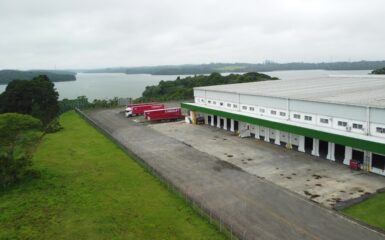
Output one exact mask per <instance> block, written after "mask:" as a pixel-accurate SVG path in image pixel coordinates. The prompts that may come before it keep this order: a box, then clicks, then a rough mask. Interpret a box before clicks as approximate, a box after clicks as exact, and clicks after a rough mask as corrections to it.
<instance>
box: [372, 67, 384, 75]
mask: <svg viewBox="0 0 385 240" xmlns="http://www.w3.org/2000/svg"><path fill="white" fill-rule="evenodd" d="M372 74H385V67H383V68H379V69H376V70H373V71H372Z"/></svg>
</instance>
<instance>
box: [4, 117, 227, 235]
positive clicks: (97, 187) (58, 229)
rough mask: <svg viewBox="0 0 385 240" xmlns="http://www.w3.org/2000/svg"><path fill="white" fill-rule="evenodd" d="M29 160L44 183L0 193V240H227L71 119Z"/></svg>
mask: <svg viewBox="0 0 385 240" xmlns="http://www.w3.org/2000/svg"><path fill="white" fill-rule="evenodd" d="M61 123H62V125H63V126H64V130H62V131H60V132H58V133H55V134H50V135H46V136H45V138H44V139H43V141H42V143H41V144H40V145H39V147H38V149H37V151H36V153H35V156H34V168H35V169H38V170H40V172H41V177H40V178H37V179H34V180H31V181H29V182H25V183H22V184H21V185H19V186H18V187H16V188H14V189H12V190H10V191H8V192H5V193H0V239H71V240H72V239H224V238H225V236H224V235H222V234H221V233H219V232H218V231H217V230H216V228H214V227H213V226H212V225H210V224H209V223H208V222H207V221H206V220H204V219H202V218H201V217H200V216H199V215H198V214H197V213H196V212H195V211H194V210H192V209H191V208H190V207H189V206H188V205H186V203H185V202H184V201H183V199H180V198H179V197H177V196H176V195H174V194H173V193H171V192H169V191H168V190H167V189H166V188H165V187H164V186H163V185H161V184H160V183H159V182H158V181H157V180H156V179H155V178H153V177H152V176H151V175H150V174H148V173H147V172H145V171H144V169H142V168H141V167H140V166H139V165H138V164H137V163H136V162H134V161H133V160H132V159H130V158H129V157H128V156H127V155H126V154H125V153H124V152H123V151H121V150H120V149H119V148H118V147H117V146H116V145H114V144H113V143H111V142H110V141H109V140H108V139H107V138H105V137H104V136H103V135H102V134H100V133H99V132H98V131H96V130H95V129H94V128H93V127H91V126H90V125H88V124H87V123H86V122H85V121H84V120H83V119H81V118H80V117H79V116H78V115H77V114H76V113H74V112H68V113H65V114H64V115H62V117H61Z"/></svg>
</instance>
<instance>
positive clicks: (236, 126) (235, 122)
mask: <svg viewBox="0 0 385 240" xmlns="http://www.w3.org/2000/svg"><path fill="white" fill-rule="evenodd" d="M238 129H239V128H238V121H234V130H235V131H238Z"/></svg>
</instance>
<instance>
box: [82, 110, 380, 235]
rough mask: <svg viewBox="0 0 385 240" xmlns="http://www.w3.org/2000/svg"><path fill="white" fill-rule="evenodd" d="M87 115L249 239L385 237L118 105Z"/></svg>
mask: <svg viewBox="0 0 385 240" xmlns="http://www.w3.org/2000/svg"><path fill="white" fill-rule="evenodd" d="M88 116H89V117H90V118H92V119H93V120H94V121H95V122H97V123H98V125H99V126H101V127H102V128H104V129H105V130H107V131H108V132H109V134H111V136H112V137H114V138H115V139H117V140H118V141H120V142H121V143H122V144H123V145H125V146H126V147H128V148H129V149H130V150H131V151H132V152H133V153H135V154H136V155H138V156H140V157H141V158H142V159H143V160H144V161H146V162H147V163H148V164H149V165H151V166H152V167H154V168H155V169H157V170H158V171H159V172H160V173H161V174H162V175H163V176H166V177H167V178H168V179H169V180H170V181H172V182H173V184H175V185H177V186H178V187H179V188H180V189H185V191H186V192H187V193H188V195H189V196H190V197H192V198H193V199H195V200H196V201H198V202H199V204H201V205H203V206H204V207H205V208H208V209H210V211H212V212H213V214H216V215H218V216H220V217H221V219H223V220H225V221H226V222H227V223H228V224H229V225H231V226H232V227H233V228H234V229H235V231H236V232H237V233H238V234H240V235H241V236H242V235H243V234H245V236H246V237H247V239H295V240H297V239H333V240H337V239H341V240H346V239H349V240H362V239H385V236H384V235H382V234H380V233H377V232H375V231H373V230H371V229H368V228H366V227H364V226H361V225H359V224H357V223H355V222H353V221H350V220H348V219H346V218H344V217H342V216H340V215H338V214H336V213H335V212H333V211H332V210H328V209H325V208H322V207H320V206H318V205H317V204H314V203H312V202H309V201H308V200H306V199H304V198H303V197H301V196H299V195H297V194H295V193H292V192H289V191H287V190H285V189H283V188H282V187H279V186H277V185H274V184H272V183H269V182H266V181H264V180H262V179H259V178H258V177H256V176H253V175H251V174H248V173H246V172H243V171H241V170H240V169H238V168H236V167H233V166H232V165H230V164H228V163H226V162H224V161H221V160H219V159H218V158H216V157H214V156H211V155H209V154H207V153H203V152H200V151H198V150H196V149H194V148H192V147H190V146H188V145H186V144H184V143H183V142H180V141H178V140H176V139H174V138H171V137H168V136H166V135H163V134H161V133H159V132H157V131H155V130H152V129H150V128H148V127H146V126H143V125H141V124H136V123H134V122H129V121H128V120H127V119H125V118H124V117H123V116H122V115H120V114H118V113H117V110H102V111H94V112H89V113H88Z"/></svg>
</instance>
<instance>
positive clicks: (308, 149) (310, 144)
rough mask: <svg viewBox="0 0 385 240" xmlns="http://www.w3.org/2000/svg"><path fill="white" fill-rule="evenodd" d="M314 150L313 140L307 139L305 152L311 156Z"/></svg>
mask: <svg viewBox="0 0 385 240" xmlns="http://www.w3.org/2000/svg"><path fill="white" fill-rule="evenodd" d="M312 150H313V138H309V137H305V152H306V153H309V154H311V152H312Z"/></svg>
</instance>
